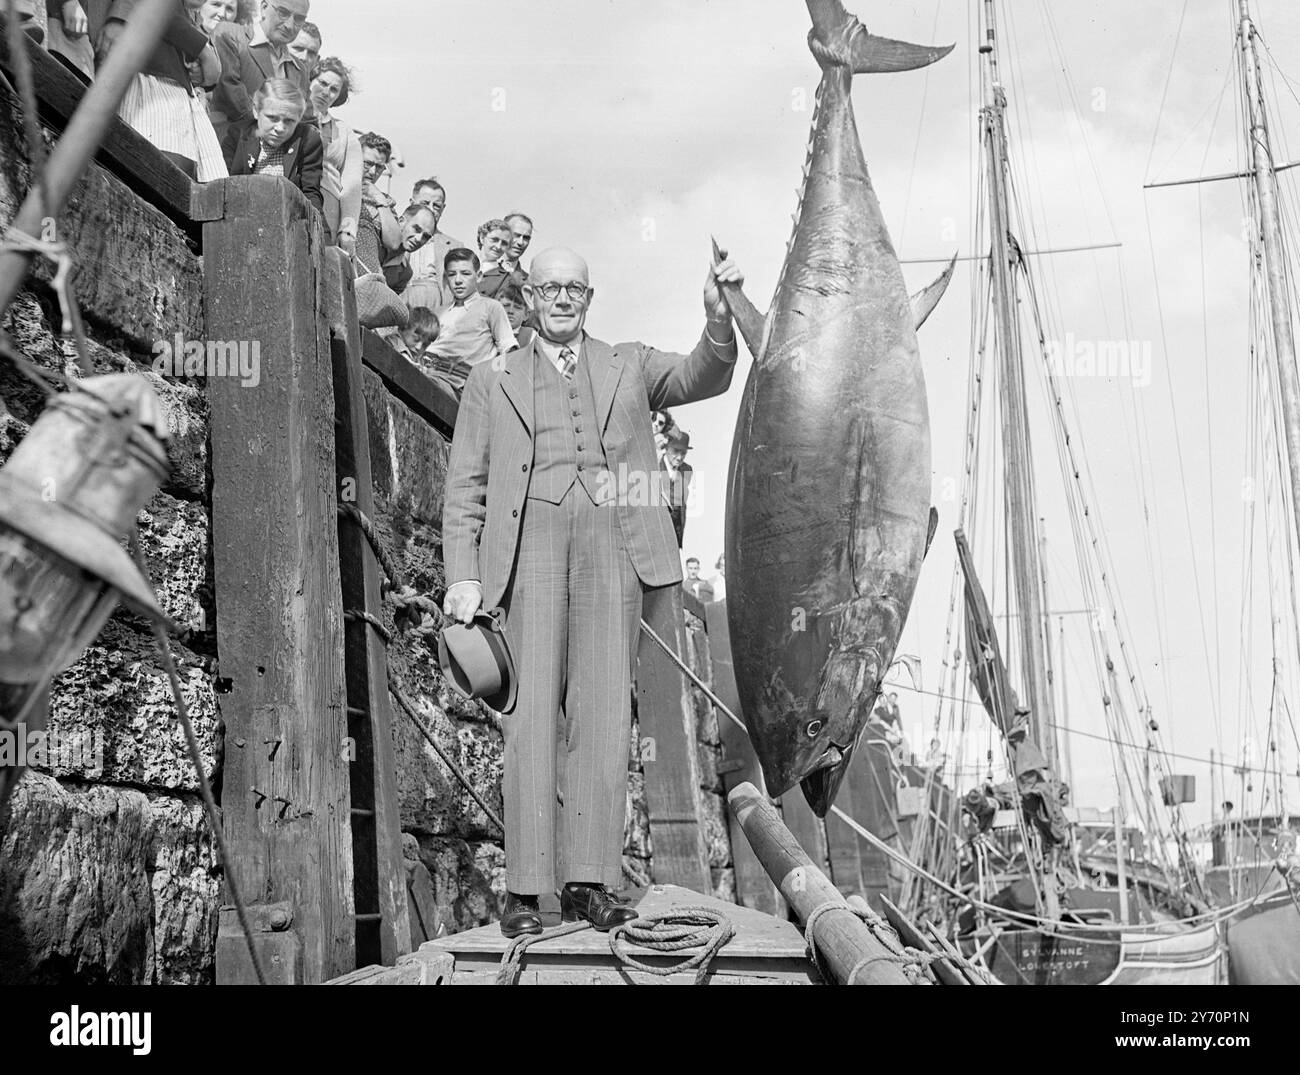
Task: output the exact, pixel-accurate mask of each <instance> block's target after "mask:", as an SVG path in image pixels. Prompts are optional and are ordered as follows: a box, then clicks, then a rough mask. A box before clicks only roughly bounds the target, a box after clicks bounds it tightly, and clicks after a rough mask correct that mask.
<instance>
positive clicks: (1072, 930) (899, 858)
mask: <svg viewBox="0 0 1300 1075" xmlns="http://www.w3.org/2000/svg"><path fill="white" fill-rule="evenodd" d="M830 812H831V813H833V814H834V815H835V816H836V817H838V818H839V819H840V820H841V821H843V822H844V823H845V824H846V825H848V826H849V828H851V829H852V830H853V831H854V832H856V833H857V834H858V835H859V836H860V837H862V839H864V840H866V841H867V843H869V844H871V845H872V846H873V847H875V848H876V849H877V850H878V851H881V852H882V853H883V854H884V855H885V856H886V857H887V858H889V859H891V860H893V861H894V862H897V863H898V864H899V865H900V866H902V867H903V868H904V869H907V870H912V871H915V872H916V873H918V874H919V875H920V876H922V877H923V878H924V879H925V880H926V881H928V882H929V883H930V884H932V885H934V886H935V887H936V888H938V889H940V890H941V891H943V892H946V893H947V894H948V895H949V896H951V897H953V898H954V899H956V900H959V901H960V902H962V903H965V904H969V905H970V906H972V907H975V908H978V909H980V910H983V911H986V912H988V913H990V914H993V915H996V916H998V917H1000V918H1009V919H1011V920H1013V921H1015V922H1019V923H1020V924H1022V925H1027V926H1030V927H1032V928H1033V929H1035V930H1037V931H1039V932H1041V933H1047V934H1050V935H1053V936H1056V937H1060V938H1063V939H1068V940H1070V941H1077V942H1079V943H1081V944H1106V945H1111V946H1114V945H1117V944H1133V945H1140V944H1152V943H1156V944H1158V943H1159V942H1160V941H1162V940H1166V939H1168V937H1169V936H1170V933H1169V925H1168V924H1167V923H1164V922H1152V923H1150V924H1146V925H1121V924H1119V923H1116V924H1115V925H1103V924H1101V923H1087V922H1071V923H1068V924H1064V923H1062V922H1061V921H1059V920H1057V919H1050V918H1040V917H1039V916H1038V915H1033V914H1028V913H1026V912H1024V911H1013V910H1011V909H1010V908H1007V907H998V906H997V905H995V904H991V903H987V902H985V901H984V900H980V899H976V898H975V897H973V896H969V895H967V894H966V893H964V892H962V891H961V890H960V889H957V888H955V887H953V886H952V885H950V884H948V883H947V882H946V881H943V880H942V879H940V878H938V877H936V876H935V875H934V874H932V873H930V872H929V871H928V870H925V869H924V868H923V867H921V866H919V865H918V864H917V863H915V862H912V861H911V860H910V859H908V857H907V856H906V855H904V854H903V853H902V852H900V851H897V850H895V849H894V848H892V847H890V845H889V844H887V843H886V842H885V841H884V840H882V839H880V837H878V836H876V835H875V834H874V833H873V832H871V831H870V830H869V829H867V828H865V827H864V826H863V825H861V824H859V823H858V822H857V821H855V820H854V819H853V818H852V817H850V816H849V815H848V814H846V813H845V812H844V811H843V810H841V809H840V808H839V807H838V806H832V807H831V808H830ZM1264 898H1265V897H1263V896H1253V897H1251V898H1250V899H1248V900H1241V901H1239V902H1238V903H1235V904H1230V905H1229V906H1227V907H1216V908H1214V909H1213V910H1211V911H1206V912H1202V913H1200V914H1194V915H1189V916H1188V917H1186V918H1182V919H1179V920H1178V924H1179V925H1183V926H1198V925H1210V924H1211V923H1218V922H1221V921H1225V920H1226V919H1228V918H1232V917H1233V916H1235V915H1237V914H1240V913H1241V912H1242V911H1243V910H1245V909H1246V908H1247V907H1250V906H1252V905H1254V904H1255V903H1258V902H1261V901H1262V900H1263V899H1264ZM1092 933H1109V934H1120V936H1118V937H1116V938H1115V939H1113V940H1103V939H1101V938H1099V937H1092V936H1089V934H1092Z"/></svg>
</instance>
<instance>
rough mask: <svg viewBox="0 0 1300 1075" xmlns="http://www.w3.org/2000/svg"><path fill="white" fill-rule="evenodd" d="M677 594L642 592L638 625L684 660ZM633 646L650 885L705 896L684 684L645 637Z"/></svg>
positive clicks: (673, 590) (691, 717) (696, 767)
mask: <svg viewBox="0 0 1300 1075" xmlns="http://www.w3.org/2000/svg"><path fill="white" fill-rule="evenodd" d="M682 593H683V591H682V588H681V587H680V586H663V587H659V588H657V589H653V590H649V591H647V592H646V595H645V606H644V619H645V622H646V623H648V624H649V625H650V627H651V629H652V630H653V631H654V632H655V634H657V635H658V636H659V637H660V638H662V639H663V640H664V642H666V643H667V644H668V645H669V646H671V647H672V648H673V651H674V652H675V653H676V654H677V655H678V656H680V657H682V659H683V660H685V656H684V654H685V645H684V644H683V642H684V640H683V637H682V636H683V635H684V633H685V630H686V625H685V624H686V621H685V614H684V611H683V606H682ZM638 646H639V648H638V650H637V662H636V696H637V723H638V724H639V726H640V730H641V740H642V743H643V749H642V751H641V764H642V768H643V771H644V773H645V796H646V806H647V807H648V808H649V811H650V838H651V840H652V841H654V879H655V880H656V881H658V882H659V883H661V884H663V883H667V884H674V885H681V886H682V887H683V888H690V889H694V890H695V891H696V892H712V891H713V882H712V879H711V877H710V874H709V857H708V852H707V850H706V848H705V846H704V818H703V816H702V811H701V804H700V793H699V787H700V762H699V758H698V757H697V756H696V753H695V701H694V699H693V698H692V696H691V684H690V681H689V680H688V679H687V678H686V677H685V676H684V675H683V674H682V672H681V670H680V669H679V668H678V667H677V665H676V664H675V663H673V661H672V659H671V658H670V657H669V656H668V655H667V654H666V653H664V651H663V650H661V649H660V648H659V647H658V646H657V645H655V643H654V642H652V641H651V640H650V639H649V638H647V637H646V635H645V632H641V634H640V640H639V643H638Z"/></svg>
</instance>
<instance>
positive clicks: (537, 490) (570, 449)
mask: <svg viewBox="0 0 1300 1075" xmlns="http://www.w3.org/2000/svg"><path fill="white" fill-rule="evenodd" d="M604 470H605V449H604V448H603V447H602V446H601V443H600V430H599V429H598V428H597V423H596V395H595V393H594V392H593V391H592V388H591V371H590V370H589V369H588V367H587V363H586V361H585V356H584V355H583V354H582V353H581V352H579V356H578V365H577V367H576V368H575V369H574V371H573V380H571V381H566V380H565V379H564V378H563V377H562V376H561V375H560V372H559V370H557V369H556V368H555V366H554V365H552V364H551V360H550V359H549V358H547V357H546V355H544V354H543V353H542V351H541V348H536V347H535V348H534V349H533V474H532V480H531V481H530V482H529V484H528V495H529V496H530V497H532V498H534V499H537V500H546V501H549V502H550V503H552V504H558V503H559V502H560V501H561V500H563V499H564V494H565V493H567V492H568V491H569V488H570V486H572V485H573V483H574V481H577V482H579V483H580V484H581V485H582V487H583V489H584V490H585V491H586V493H587V495H588V496H589V497H590V498H591V501H592V503H593V504H599V503H601V500H602V497H603V498H604V499H608V497H609V495H610V493H611V492H612V490H611V489H610V488H609V484H608V479H602V478H601V474H602V473H603V472H604Z"/></svg>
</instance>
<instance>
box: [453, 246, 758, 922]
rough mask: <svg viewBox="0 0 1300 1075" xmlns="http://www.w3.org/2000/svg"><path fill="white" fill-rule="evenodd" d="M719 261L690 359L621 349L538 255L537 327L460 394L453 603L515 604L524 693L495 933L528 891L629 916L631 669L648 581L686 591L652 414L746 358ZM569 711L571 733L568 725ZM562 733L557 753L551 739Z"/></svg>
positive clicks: (586, 299)
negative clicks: (660, 491)
mask: <svg viewBox="0 0 1300 1075" xmlns="http://www.w3.org/2000/svg"><path fill="white" fill-rule="evenodd" d="M741 279H742V277H741V274H740V272H739V270H737V268H736V267H735V265H734V264H732V262H731V261H730V260H725V259H724V260H723V261H721V262H719V263H718V264H716V265H714V266H712V268H711V270H710V272H709V276H708V280H707V282H706V284H705V288H704V307H705V314H706V316H707V322H706V327H705V331H704V334H703V335H702V336H701V337H700V341H699V343H698V344H697V345H696V347H695V350H694V351H692V352H691V354H689V355H677V354H667V353H665V352H663V351H656V350H655V349H654V348H651V347H647V346H645V345H644V344H640V343H626V344H618V345H616V346H613V347H611V346H610V345H608V344H606V343H603V342H602V341H600V340H597V339H594V338H593V337H591V336H588V335H586V334H585V333H584V332H583V323H584V321H585V320H586V317H587V311H588V310H589V309H590V308H591V302H592V298H593V295H594V292H593V290H592V288H591V287H590V281H589V277H588V273H587V265H586V262H584V261H583V259H582V258H581V257H579V256H578V255H577V254H576V253H574V252H573V251H572V250H566V249H562V248H561V249H552V250H547V251H545V252H543V253H541V254H539V255H538V256H537V257H536V258H534V260H533V263H532V266H531V270H530V272H529V279H528V283H527V284H526V285H525V288H524V298H525V301H526V302H527V303H528V306H529V309H530V310H531V311H532V312H533V316H534V319H535V321H536V325H537V333H538V334H537V336H536V337H535V338H534V340H533V341H532V342H531V343H530V344H529V346H527V347H523V348H519V349H517V350H515V351H511V352H510V353H509V354H507V355H504V356H502V357H501V358H500V359H497V360H493V361H491V362H484V363H481V364H480V365H478V366H475V367H474V368H473V369H472V370H471V371H470V374H469V378H468V381H467V383H466V386H465V392H464V395H463V397H462V399H461V404H460V412H459V415H458V417H457V421H456V433H455V437H454V438H453V440H452V447H451V459H450V462H449V463H448V473H447V486H446V500H445V507H444V509H443V520H442V534H443V553H444V556H445V560H446V573H447V578H448V579H449V580H451V585H450V586H449V587H448V589H447V597H446V601H445V602H444V612H445V613H446V614H447V615H448V616H451V617H453V618H455V619H457V620H460V621H462V622H469V620H470V619H471V618H472V616H473V614H474V612H475V611H476V610H477V609H478V608H479V607H480V606H481V607H484V608H488V609H491V608H493V607H496V606H500V607H502V608H503V609H504V610H505V631H506V637H507V640H508V642H509V644H510V647H511V651H512V654H513V656H514V661H515V672H516V677H517V679H518V691H517V702H516V706H515V709H514V711H513V712H512V713H510V714H509V715H507V716H506V717H505V720H504V721H503V725H504V728H505V779H504V784H503V792H504V799H505V823H506V887H507V890H508V892H507V898H506V907H505V913H504V914H503V916H502V919H501V931H502V933H504V934H506V935H507V936H516V935H518V934H520V933H537V932H540V931H541V928H542V926H541V918H540V915H539V913H538V903H537V896H538V895H539V894H540V893H544V892H545V893H550V892H554V891H556V890H557V889H558V888H559V886H560V885H561V884H563V886H564V888H563V892H562V893H561V896H560V905H561V909H562V911H563V913H564V916H565V918H566V919H568V920H577V919H579V918H585V919H587V920H588V921H589V922H591V923H592V924H593V925H594V926H595V927H596V928H597V929H602V930H603V929H609V928H611V927H613V926H614V925H617V924H618V923H619V922H623V921H627V920H628V919H630V918H633V917H635V912H633V911H632V910H631V909H630V908H629V907H627V906H626V905H624V903H623V902H622V901H621V900H619V899H618V898H617V897H616V896H614V895H613V893H612V892H611V891H610V889H611V888H614V887H617V886H618V884H619V883H620V876H621V866H622V849H623V823H624V809H625V803H626V791H627V761H628V734H629V730H630V727H631V681H632V659H633V655H634V653H635V650H636V639H637V628H638V625H639V623H640V619H641V600H642V590H643V588H645V587H662V586H671V585H676V584H677V583H679V582H680V581H681V577H682V576H681V567H680V563H679V561H678V551H677V542H676V539H675V536H674V534H673V527H672V522H671V521H670V519H669V517H668V509H667V507H666V506H665V505H664V504H663V502H662V499H661V498H660V497H657V496H653V495H650V494H649V493H648V491H647V490H650V489H653V488H655V486H656V485H657V484H658V482H659V480H660V479H659V478H658V472H659V467H658V461H657V460H656V458H655V448H654V441H653V439H652V437H651V432H650V422H649V420H648V417H647V416H648V415H649V413H650V412H651V411H652V410H656V409H659V408H663V407H668V406H677V405H678V404H682V403H690V402H693V401H695V400H700V399H707V398H709V397H711V396H716V395H719V394H720V393H722V392H724V391H726V389H727V388H728V386H729V385H730V384H731V376H732V371H733V369H734V363H735V359H736V341H735V334H734V332H733V331H732V326H731V316H730V313H729V312H728V310H727V307H726V304H725V303H724V302H723V300H722V296H721V294H720V292H719V288H718V282H719V281H722V282H739V281H740V280H741ZM561 709H562V710H563V713H564V723H563V726H562V727H558V725H559V717H560V712H561ZM557 739H558V742H557Z"/></svg>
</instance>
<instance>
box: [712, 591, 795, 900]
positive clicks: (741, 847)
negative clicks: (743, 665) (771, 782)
mask: <svg viewBox="0 0 1300 1075" xmlns="http://www.w3.org/2000/svg"><path fill="white" fill-rule="evenodd" d="M704 615H705V623H706V624H708V628H709V653H710V655H711V656H712V658H713V691H714V693H715V694H716V695H717V696H718V697H719V698H720V699H721V700H722V701H723V702H725V703H726V705H727V708H729V709H730V710H731V711H732V712H733V713H739V712H740V692H739V691H738V690H737V689H736V673H735V666H734V665H733V664H732V660H731V635H730V633H729V628H728V626H727V602H726V601H725V600H724V601H712V602H710V603H709V604H708V605H706V606H705V609H704ZM718 737H719V738H720V739H721V740H722V761H721V762H720V763H719V765H718V772H719V773H720V774H721V775H722V783H723V787H724V788H725V789H726V790H727V791H728V792H730V791H731V789H732V788H734V787H736V786H737V785H738V784H743V783H744V782H745V781H749V782H750V783H751V784H753V785H754V786H755V787H757V788H759V789H760V790H762V788H763V770H762V767H761V766H760V765H759V764H758V755H757V754H755V753H754V745H753V743H751V742H750V741H749V736H748V734H746V732H745V729H743V728H737V727H736V725H735V724H733V723H732V722H731V721H729V720H727V719H726V718H725V717H724V716H722V715H721V714H719V715H718ZM730 821H731V824H730V825H729V826H728V830H729V833H728V834H729V835H730V837H731V865H732V868H733V869H734V870H735V872H736V900H737V901H738V902H739V903H740V905H741V906H742V907H752V908H754V910H756V911H764V912H766V913H767V914H771V915H781V916H782V917H784V914H785V912H784V908H783V907H782V904H781V897H780V896H779V895H778V894H777V891H776V887H775V886H774V885H773V884H772V881H771V879H770V878H769V877H768V876H767V873H766V872H765V871H764V869H763V864H762V863H761V862H759V861H758V856H757V855H755V854H754V849H753V848H751V847H750V846H749V841H748V840H746V839H745V838H744V836H743V835H742V833H741V831H740V825H739V824H738V823H737V822H736V819H735V818H734V817H731V818H730Z"/></svg>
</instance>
